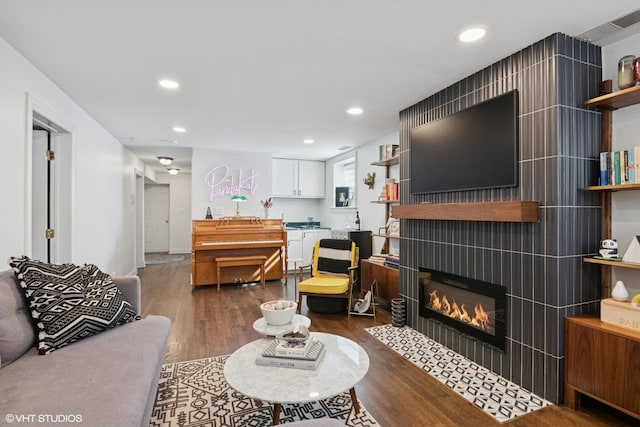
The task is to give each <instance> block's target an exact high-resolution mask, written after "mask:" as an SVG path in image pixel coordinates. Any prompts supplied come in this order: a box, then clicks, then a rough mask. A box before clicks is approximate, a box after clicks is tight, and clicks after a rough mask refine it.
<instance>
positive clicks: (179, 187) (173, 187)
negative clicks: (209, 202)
mask: <svg viewBox="0 0 640 427" xmlns="http://www.w3.org/2000/svg"><path fill="white" fill-rule="evenodd" d="M156 182H157V183H158V184H168V185H169V253H171V254H185V253H191V175H190V174H182V173H180V174H178V175H169V174H168V173H159V174H156ZM205 211H206V209H205ZM203 217H204V216H203Z"/></svg>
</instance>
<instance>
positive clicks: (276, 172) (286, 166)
mask: <svg viewBox="0 0 640 427" xmlns="http://www.w3.org/2000/svg"><path fill="white" fill-rule="evenodd" d="M272 171H273V172H272V180H271V186H272V188H271V190H272V193H273V196H274V197H298V161H297V160H291V159H272Z"/></svg>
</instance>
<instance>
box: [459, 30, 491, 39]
mask: <svg viewBox="0 0 640 427" xmlns="http://www.w3.org/2000/svg"><path fill="white" fill-rule="evenodd" d="M486 33H487V32H486V30H485V29H484V28H480V27H476V28H469V29H468V30H464V31H463V32H461V33H460V35H459V36H458V40H460V41H461V42H464V43H471V42H475V41H478V40H480V39H481V38H483V37H484V35H485V34H486Z"/></svg>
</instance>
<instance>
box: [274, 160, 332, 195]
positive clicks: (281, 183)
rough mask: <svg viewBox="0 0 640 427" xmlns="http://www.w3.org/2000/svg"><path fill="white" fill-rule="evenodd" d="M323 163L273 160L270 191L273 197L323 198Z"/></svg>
mask: <svg viewBox="0 0 640 427" xmlns="http://www.w3.org/2000/svg"><path fill="white" fill-rule="evenodd" d="M324 173H325V164H324V162H320V161H315V160H295V159H273V160H272V181H271V186H272V187H271V189H272V195H273V196H274V197H290V198H296V197H300V198H303V197H307V198H320V199H322V198H324V197H325V191H324V181H325V179H324Z"/></svg>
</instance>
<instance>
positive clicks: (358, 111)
mask: <svg viewBox="0 0 640 427" xmlns="http://www.w3.org/2000/svg"><path fill="white" fill-rule="evenodd" d="M363 112H364V110H363V109H362V108H360V107H351V108H349V109H348V110H347V114H350V115H352V116H359V115H360V114H362V113H363Z"/></svg>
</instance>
